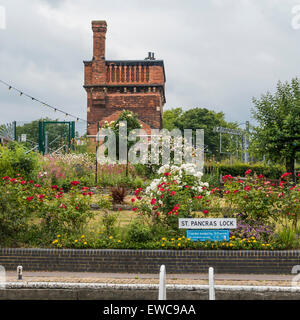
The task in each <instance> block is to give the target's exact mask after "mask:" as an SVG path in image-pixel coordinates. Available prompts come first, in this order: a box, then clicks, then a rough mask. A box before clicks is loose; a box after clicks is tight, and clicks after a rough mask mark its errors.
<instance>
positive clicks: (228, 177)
mask: <svg viewBox="0 0 300 320" xmlns="http://www.w3.org/2000/svg"><path fill="white" fill-rule="evenodd" d="M222 179H223V180H224V181H226V180H230V179H233V176H232V175H230V174H227V175H226V176H224V177H223V178H222Z"/></svg>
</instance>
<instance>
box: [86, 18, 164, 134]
mask: <svg viewBox="0 0 300 320" xmlns="http://www.w3.org/2000/svg"><path fill="white" fill-rule="evenodd" d="M92 30H93V59H92V60H89V61H83V62H84V88H85V90H86V92H87V120H88V122H89V126H88V134H90V135H95V134H96V133H97V125H98V124H99V126H100V127H101V126H102V125H103V123H105V121H109V122H110V121H115V120H116V119H117V118H118V116H119V114H120V113H121V112H122V110H124V109H126V110H130V111H132V112H134V113H137V114H138V117H139V120H140V121H141V124H142V125H143V128H145V130H148V131H147V132H148V133H150V131H151V128H155V129H161V128H162V113H163V105H164V104H165V101H166V99H165V81H166V78H165V69H164V62H163V60H155V58H154V53H151V54H150V55H149V57H148V58H147V59H145V60H144V59H142V60H106V59H105V38H106V30H107V24H106V21H103V20H97V21H92Z"/></svg>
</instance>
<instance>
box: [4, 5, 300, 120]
mask: <svg viewBox="0 0 300 320" xmlns="http://www.w3.org/2000/svg"><path fill="white" fill-rule="evenodd" d="M0 1H1V2H0V5H3V6H4V7H5V9H6V20H7V29H6V30H0V43H1V44H0V45H1V51H0V70H1V77H0V78H1V79H3V80H5V81H7V82H12V83H13V85H15V86H16V87H19V88H21V89H23V90H24V91H28V92H29V93H30V94H32V95H34V96H37V97H39V98H41V99H45V100H46V101H47V102H49V103H50V104H53V105H57V106H59V107H62V108H64V109H65V110H66V112H69V113H73V114H76V115H78V116H80V117H85V116H86V93H85V91H84V89H83V88H82V85H83V63H82V60H88V59H90V58H91V57H92V31H91V20H94V19H105V20H106V21H107V23H108V32H107V46H106V48H107V51H106V57H107V59H143V58H145V57H146V55H147V52H148V51H153V52H155V55H156V57H157V58H160V59H164V62H165V69H166V76H167V83H166V97H167V104H166V106H165V108H170V107H177V106H182V107H184V108H192V107H206V108H212V109H215V110H216V111H224V113H225V114H226V117H227V119H228V120H236V121H239V122H242V121H244V120H247V119H248V118H249V116H250V107H251V98H252V96H256V97H257V96H259V95H260V94H261V93H264V92H265V91H267V90H271V91H272V90H274V88H275V86H276V82H277V81H278V80H279V79H280V80H283V81H284V80H290V79H291V78H292V77H295V76H297V75H298V57H299V54H300V48H299V46H298V43H299V37H300V30H294V29H293V28H292V27H291V20H292V18H293V16H292V14H291V9H292V7H293V6H294V5H295V2H294V1H292V0H285V1H280V0H265V1H260V0H251V1H250V0H239V1H235V0H211V1H201V2H200V1H196V0H187V1H180V0H164V1H161V0H160V1H158V0H153V1H146V0H131V1H121V0H111V1H97V0H77V1H71V0H65V1H63V0H61V1H53V0H51V1H50V0H49V1H46V0H33V1H30V2H29V1H25V0H18V1H16V0H0ZM0 96H1V122H9V121H12V120H14V119H16V118H19V119H20V118H23V119H24V120H31V119H35V118H38V117H41V116H43V115H44V110H41V109H39V108H37V107H34V106H32V102H30V106H29V104H28V103H29V102H28V101H25V100H26V99H25V98H22V97H17V96H13V95H12V93H8V91H7V89H6V88H1V87H0ZM47 115H48V114H47ZM50 115H52V113H51V112H50Z"/></svg>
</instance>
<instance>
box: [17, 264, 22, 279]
mask: <svg viewBox="0 0 300 320" xmlns="http://www.w3.org/2000/svg"><path fill="white" fill-rule="evenodd" d="M17 276H18V278H17V279H18V280H22V276H23V267H22V266H18V267H17Z"/></svg>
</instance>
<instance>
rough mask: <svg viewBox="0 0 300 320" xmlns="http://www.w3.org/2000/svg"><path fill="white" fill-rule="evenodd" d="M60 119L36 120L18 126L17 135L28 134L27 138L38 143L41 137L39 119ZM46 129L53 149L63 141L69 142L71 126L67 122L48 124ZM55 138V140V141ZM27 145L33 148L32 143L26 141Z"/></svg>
mask: <svg viewBox="0 0 300 320" xmlns="http://www.w3.org/2000/svg"><path fill="white" fill-rule="evenodd" d="M41 120H43V121H59V120H58V119H55V120H52V119H50V118H45V119H38V120H34V121H32V122H30V123H25V124H23V125H22V126H17V127H16V134H17V137H18V136H20V135H21V134H26V138H27V140H31V141H32V142H34V143H36V144H37V143H38V139H39V121H41ZM46 131H47V132H48V141H49V147H51V149H53V150H56V149H58V148H59V147H60V146H61V145H62V143H63V142H64V143H65V142H67V139H68V132H69V127H68V125H67V124H63V123H62V124H47V125H46ZM54 140H55V141H54ZM25 145H27V146H28V147H30V148H32V144H30V143H28V142H26V143H25Z"/></svg>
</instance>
